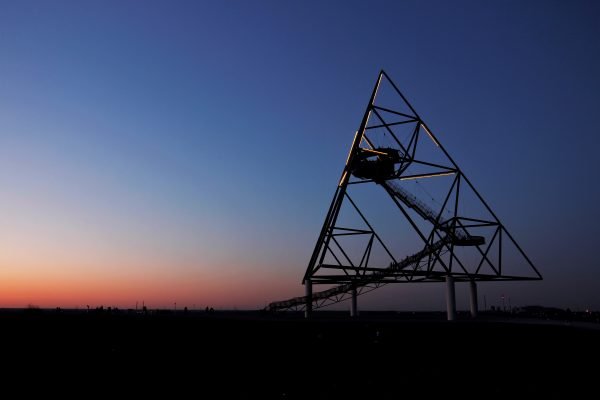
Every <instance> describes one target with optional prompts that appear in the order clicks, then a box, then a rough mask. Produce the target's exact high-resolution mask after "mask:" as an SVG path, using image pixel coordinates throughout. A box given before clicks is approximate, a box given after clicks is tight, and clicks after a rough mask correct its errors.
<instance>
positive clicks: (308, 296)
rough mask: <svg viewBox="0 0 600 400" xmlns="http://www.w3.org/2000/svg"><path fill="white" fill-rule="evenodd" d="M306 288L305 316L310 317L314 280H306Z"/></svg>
mask: <svg viewBox="0 0 600 400" xmlns="http://www.w3.org/2000/svg"><path fill="white" fill-rule="evenodd" d="M304 290H305V294H306V307H305V308H304V318H309V317H310V314H311V313H312V282H311V280H310V279H307V280H306V281H304Z"/></svg>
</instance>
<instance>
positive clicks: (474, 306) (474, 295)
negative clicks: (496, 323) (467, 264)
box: [469, 280, 478, 318]
mask: <svg viewBox="0 0 600 400" xmlns="http://www.w3.org/2000/svg"><path fill="white" fill-rule="evenodd" d="M469 287H470V288H471V318H477V312H478V303H477V282H475V281H474V280H473V281H470V282H469Z"/></svg>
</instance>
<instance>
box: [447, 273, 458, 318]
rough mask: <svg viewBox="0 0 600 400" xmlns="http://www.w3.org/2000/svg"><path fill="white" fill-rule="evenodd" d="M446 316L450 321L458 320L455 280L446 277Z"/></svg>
mask: <svg viewBox="0 0 600 400" xmlns="http://www.w3.org/2000/svg"><path fill="white" fill-rule="evenodd" d="M446 315H447V316H448V321H454V319H455V318H456V296H455V295H454V278H453V277H452V276H450V275H448V276H446Z"/></svg>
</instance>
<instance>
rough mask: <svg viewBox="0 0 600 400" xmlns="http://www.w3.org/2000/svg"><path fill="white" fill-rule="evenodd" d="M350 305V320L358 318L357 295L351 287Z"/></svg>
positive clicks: (354, 288)
mask: <svg viewBox="0 0 600 400" xmlns="http://www.w3.org/2000/svg"><path fill="white" fill-rule="evenodd" d="M351 294H352V305H351V306H350V316H351V317H352V318H356V317H358V302H357V299H356V298H357V297H358V295H357V293H356V287H352V291H351Z"/></svg>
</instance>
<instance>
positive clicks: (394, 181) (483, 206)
mask: <svg viewBox="0 0 600 400" xmlns="http://www.w3.org/2000/svg"><path fill="white" fill-rule="evenodd" d="M366 188H368V189H369V190H370V191H366V190H365V189H366ZM393 228H397V229H396V231H394V229H393ZM540 279H542V276H541V274H540V273H539V272H538V270H537V269H536V267H535V266H534V265H533V263H532V262H531V261H530V260H529V258H528V257H527V255H526V254H525V252H524V251H523V250H522V249H521V247H520V246H519V245H518V244H517V242H516V241H515V240H514V238H513V237H512V235H511V234H510V233H509V232H508V231H507V229H506V228H505V227H504V225H503V224H502V223H501V222H500V220H499V219H498V217H497V216H496V215H495V214H494V212H493V211H492V209H491V208H490V207H489V206H488V204H487V203H486V202H485V200H484V199H483V197H482V196H481V195H480V194H479V193H478V192H477V191H476V189H475V187H474V186H473V185H472V184H471V182H470V181H469V180H468V179H467V177H466V176H465V174H464V173H463V172H462V171H461V169H460V168H459V167H458V165H457V164H456V163H455V162H454V160H453V159H452V158H451V157H450V155H449V154H448V152H447V151H446V150H445V149H444V147H443V146H442V144H441V143H440V141H439V140H438V139H437V137H436V136H435V135H434V134H433V132H432V130H431V129H430V128H429V127H428V126H427V124H426V123H425V122H424V121H423V120H422V119H421V118H420V117H419V115H418V114H417V112H416V111H415V110H414V108H413V107H412V106H411V105H410V103H409V102H408V101H407V99H406V98H405V97H404V95H403V94H402V93H401V92H400V90H399V89H398V87H397V86H396V85H395V84H394V82H392V80H391V79H390V78H389V76H388V75H387V74H386V73H385V72H384V71H381V72H380V74H379V76H378V78H377V82H376V84H375V87H374V89H373V92H372V94H371V98H370V99H369V103H368V105H367V108H366V110H365V113H364V116H363V118H362V120H361V123H360V126H359V128H358V131H357V132H356V133H355V135H354V139H353V141H352V144H351V146H350V151H349V153H348V157H347V160H346V164H345V166H344V169H343V171H342V176H341V178H340V180H339V182H338V185H337V188H336V190H335V194H334V196H333V200H332V202H331V205H330V207H329V210H328V212H327V216H326V217H325V221H324V223H323V227H322V229H321V232H320V234H319V237H318V240H317V243H316V245H315V248H314V251H313V253H312V256H311V258H310V262H309V264H308V268H307V269H306V273H305V274H304V278H303V281H302V283H303V284H304V285H305V286H306V295H305V296H302V297H296V298H293V299H290V300H286V301H280V302H274V303H271V304H270V305H269V308H270V309H271V310H281V309H297V310H301V309H304V310H305V311H306V312H307V313H308V312H310V311H311V310H312V309H314V308H319V307H323V306H326V305H330V304H334V303H337V302H339V301H343V300H346V299H349V298H352V312H353V314H355V315H356V312H357V310H356V297H357V296H358V295H360V294H363V293H366V292H368V291H371V290H373V289H376V288H378V287H380V286H382V285H385V284H388V283H418V282H443V281H445V282H447V286H448V318H449V319H453V318H454V282H456V281H465V282H470V284H471V294H472V300H471V309H472V310H471V311H472V313H473V314H475V313H476V311H477V290H476V282H477V281H506V280H540ZM313 285H327V286H324V287H326V289H325V290H322V291H319V292H313V290H312V287H313Z"/></svg>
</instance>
